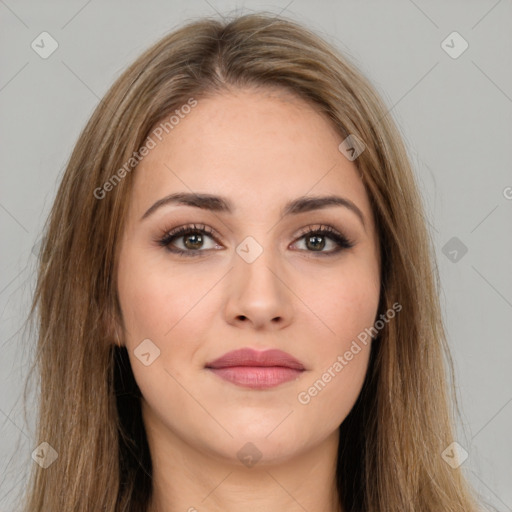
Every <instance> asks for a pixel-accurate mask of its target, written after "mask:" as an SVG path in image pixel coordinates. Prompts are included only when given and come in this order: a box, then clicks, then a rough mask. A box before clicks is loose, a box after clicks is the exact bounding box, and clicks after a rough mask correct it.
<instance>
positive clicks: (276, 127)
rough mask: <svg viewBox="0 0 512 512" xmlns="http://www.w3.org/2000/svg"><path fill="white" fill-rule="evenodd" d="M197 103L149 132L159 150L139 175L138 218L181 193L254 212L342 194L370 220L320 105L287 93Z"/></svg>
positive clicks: (238, 93) (242, 93)
mask: <svg viewBox="0 0 512 512" xmlns="http://www.w3.org/2000/svg"><path fill="white" fill-rule="evenodd" d="M196 101H197V104H196V105H195V106H194V107H193V108H191V109H188V108H187V109H184V110H183V111H182V112H178V114H181V115H178V116H176V117H175V119H174V123H173V125H172V128H170V127H169V126H167V129H166V130H165V129H164V130H162V129H160V132H159V133H160V135H159V136H158V137H155V136H154V135H150V136H151V137H152V139H153V140H154V142H155V146H154V147H153V149H151V150H150V151H149V153H148V154H147V155H146V156H145V157H144V158H143V160H142V161H141V163H140V164H139V165H138V166H137V168H136V170H135V175H136V176H135V184H134V191H133V194H134V202H133V204H134V207H136V208H137V209H138V210H139V213H140V212H141V211H142V209H143V208H144V207H146V208H147V207H149V206H150V203H152V202H154V201H156V200H158V199H160V198H161V197H162V196H164V195H166V194H170V193H172V192H175V191H183V192H197V193H210V194H219V195H227V196H229V197H230V198H231V199H232V202H233V203H234V205H235V207H238V206H240V208H243V207H245V208H250V207H252V208H253V209H254V210H256V211H258V210H262V209H265V211H270V210H273V209H275V211H277V210H278V209H279V208H280V207H281V206H282V204H284V203H285V202H287V201H288V200H290V199H293V198H294V197H297V196H302V195H307V194H308V193H310V194H318V195H323V194H332V193H339V194H342V195H343V196H345V197H348V198H349V199H351V200H352V201H354V202H356V203H357V204H358V206H359V207H360V209H362V210H363V211H364V212H365V213H366V215H367V216H369V215H371V209H370V204H369V201H368V197H367V195H366V191H365V188H364V185H363V183H362V181H361V178H360V176H359V171H358V169H357V168H356V166H355V164H354V162H350V161H349V160H348V159H347V158H346V157H345V156H344V155H343V154H342V153H341V152H340V151H339V149H338V146H339V144H340V143H341V141H342V140H343V139H342V137H341V136H340V135H339V133H338V132H337V131H336V129H335V128H334V126H333V125H332V123H331V122H330V121H329V119H328V118H327V116H326V115H325V114H323V113H321V112H320V110H319V108H318V107H316V106H315V105H314V104H312V103H310V102H306V101H305V100H303V99H301V98H299V97H297V96H296V95H295V94H293V93H290V92H288V91H286V90H284V89H256V90H255V89H246V90H234V91H231V92H229V93H222V94H216V95H213V96H208V97H203V98H197V99H196ZM179 110H180V109H179V108H178V111H179ZM185 111H186V112H187V113H185ZM164 121H165V120H164ZM159 126H160V127H162V126H163V125H162V124H160V125H159ZM156 128H158V126H157V127H156ZM154 132H155V130H153V132H152V134H153V133H154ZM237 209H238V208H237Z"/></svg>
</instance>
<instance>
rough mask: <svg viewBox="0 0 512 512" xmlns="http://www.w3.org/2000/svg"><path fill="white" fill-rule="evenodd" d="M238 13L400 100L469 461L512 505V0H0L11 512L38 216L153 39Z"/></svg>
mask: <svg viewBox="0 0 512 512" xmlns="http://www.w3.org/2000/svg"><path fill="white" fill-rule="evenodd" d="M233 10H236V12H238V13H240V14H242V13H246V12H250V11H254V10H268V11H270V12H272V13H275V14H279V13H282V14H283V15H286V16H288V17H290V18H293V19H296V20H297V21H299V22H302V23H304V24H306V25H307V26H309V27H310V28H312V29H313V30H315V31H316V32H317V33H319V34H320V35H322V36H323V37H325V38H326V39H327V40H329V41H331V42H332V43H333V44H335V45H336V46H338V48H340V49H341V50H343V51H345V52H346V53H347V54H348V55H349V56H350V57H352V58H353V59H354V60H355V62H356V63H357V64H358V65H359V67H360V69H361V70H362V71H363V72H364V73H365V74H366V75H367V76H368V77H369V78H370V80H371V81H372V83H373V84H374V85H375V87H376V88H377V90H378V91H379V92H380V93H381V94H382V95H383V97H384V99H385V101H386V102H387V104H388V105H389V108H390V109H391V115H392V116H393V117H394V118H395V120H396V121H397V123H398V125H399V127H400V129H401V132H402V133H403V136H404V138H405V140H406V143H407V146H408V149H409V152H410V156H411V159H412V162H413V165H414V170H415V172H416V173H417V175H418V178H419V181H420V184H421V191H422V194H423V197H424V200H425V204H426V207H427V213H428V216H429V221H430V229H431V232H432V235H433V237H434V240H435V244H436V252H437V258H438V265H439V271H440V275H441V280H442V288H443V291H442V297H441V299H442V305H443V309H444V316H445V321H446V327H447V330H448V337H449V343H450V346H451V348H452V353H453V356H454V359H455V366H456V378H457V384H458V395H459V397H460V402H461V406H462V412H463V423H462V424H461V425H459V426H458V430H459V434H458V438H457V441H458V442H459V443H460V444H461V445H462V446H463V447H464V448H465V450H467V452H468V453H469V457H468V458H467V460H466V461H465V462H464V463H463V467H464V470H465V472H466V473H467V475H468V477H469V479H470V481H471V482H472V483H473V484H474V486H475V487H476V489H477V490H478V492H480V493H481V495H482V496H483V497H484V498H485V499H486V500H488V501H489V502H490V503H492V504H493V505H494V506H495V507H496V508H497V509H498V510H500V511H512V485H511V484H512V462H511V461H512V443H511V441H510V432H511V423H512V403H511V402H512V377H511V371H510V363H511V356H512V347H511V344H510V341H511V337H510V320H511V318H512V272H511V271H510V263H511V261H512V258H511V256H512V237H511V236H510V235H511V232H512V230H511V224H512V223H511V221H512V165H511V164H512V154H511V152H510V143H511V141H512V137H511V136H512V66H511V55H512V51H511V50H512V3H511V1H510V0H500V1H495V0H489V1H487V0H481V1H464V2H463V1H449V2H446V1H429V2H427V1H421V2H420V0H415V1H412V0H401V1H398V0H396V1H387V2H382V1H381V2H377V1H367V2H357V1H355V0H353V1H346V0H343V1H338V2H334V1H324V2H315V3H313V2H307V1H304V0H292V1H290V0H286V1H283V2H277V3H270V2H263V1H246V2H242V1H239V2H237V1H234V0H233V1H222V0H209V1H208V2H207V1H206V0H195V1H191V2H188V3H187V4H186V5H185V4H183V3H180V2H177V1H174V0H173V1H170V0H168V1H163V0H160V1H157V0H151V1H147V2H129V1H124V2H122V1H110V2H108V3H107V2H100V1H99V0H90V1H84V0H73V1H69V0H68V1H66V2H64V1H61V2H50V1H47V2H44V3H43V2H36V1H15V0H0V23H1V29H0V69H1V73H0V112H1V116H0V136H1V139H2V143H3V146H2V147H3V151H2V152H1V153H0V173H1V188H0V229H1V231H2V233H1V237H2V252H1V274H0V315H1V317H0V320H1V333H0V335H1V337H0V347H1V357H0V475H1V476H0V511H6V510H13V507H12V502H13V500H14V499H15V498H16V496H17V493H19V492H20V491H21V489H22V486H23V482H24V478H25V477H24V475H25V474H26V472H27V471H28V470H29V469H30V466H31V465H32V464H34V462H33V461H32V459H31V452H32V450H34V448H35V446H34V443H33V441H32V436H33V417H31V416H30V413H31V411H33V404H34V403H35V402H34V400H35V398H34V396H32V398H31V401H29V406H28V413H29V418H28V420H29V421H28V424H26V423H25V420H24V417H23V412H22V397H21V392H22V383H23V379H24V377H25V375H26V373H27V368H28V364H29V361H30V357H31V354H32V348H31V344H32V343H33V336H32V338H31V337H30V336H28V335H24V333H23V330H22V324H23V320H24V318H25V315H26V313H27V308H28V304H29V302H30V297H31V293H32V292H33V287H34V278H35V257H34V252H35V251H36V249H37V242H38V240H39V238H40V233H41V229H42V226H43V221H44V219H45V218H46V215H47V213H48V211H49V208H50V205H51V204H52V201H53V199H54V196H55V193H56V187H57V184H58V182H59V180H60V177H61V175H62V172H63V168H64V166H65V164H66V162H67V160H68V158H69V156H70V153H71V150H72V148H73V145H74V143H75V141H76V139H77V136H78V134H79V132H80V130H81V129H82V128H83V126H84V125H85V122H86V120H87V119H88V117H89V116H90V115H91V113H92V111H93V109H94V107H95V106H96V105H97V104H98V102H99V100H100V98H101V97H102V96H103V94H104V93H105V92H106V90H107V88H108V87H109V86H110V84H111V83H112V82H113V81H114V80H115V78H117V77H118V76H119V75H120V73H121V72H122V70H124V68H125V67H126V66H127V65H128V64H129V63H131V62H132V61H133V60H134V59H135V58H136V57H137V56H138V55H139V54H140V53H141V52H142V51H143V50H145V49H146V48H147V47H148V46H150V45H151V44H152V43H153V42H155V41H156V40H158V39H159V38H160V37H162V36H163V35H164V34H166V33H168V32H169V31H171V30H172V29H173V28H175V27H177V26H178V25H180V24H181V23H182V22H183V21H185V20H188V19H191V18H194V17H197V16H201V15H215V14H216V11H218V12H219V13H220V14H223V15H225V14H227V13H230V12H232V11H233ZM43 31H47V32H49V33H50V34H51V36H52V37H53V38H54V39H55V40H56V41H57V42H58V45H59V46H58V49H57V50H56V51H55V52H54V53H53V54H52V55H51V56H50V57H48V58H47V59H43V58H41V57H40V56H39V55H38V54H37V53H36V52H35V51H34V50H33V49H32V48H31V43H32V41H34V40H36V41H37V39H36V38H38V36H39V34H40V33H41V32H43ZM453 31H457V32H459V33H460V34H461V35H462V37H463V38H464V39H465V40H466V41H467V42H468V44H469V47H468V49H467V50H466V51H465V52H464V53H462V54H461V55H460V56H459V57H458V58H452V57H450V56H449V55H448V54H447V53H446V51H445V50H444V49H443V47H442V46H441V43H442V41H443V40H445V39H446V37H447V36H448V35H449V34H451V33H452V32H453ZM448 41H450V40H448ZM448 44H450V45H452V46H454V49H455V50H457V49H458V48H460V47H461V46H460V43H459V42H454V43H451V42H449V43H448ZM507 187H508V188H507ZM453 237H456V240H455V241H452V242H449V241H450V240H451V239H452V238H453ZM446 244H448V245H446ZM452 244H456V245H453V246H452ZM457 244H458V246H457ZM461 244H464V246H465V247H466V248H467V253H466V254H464V255H463V256H462V257H460V256H461V255H462V252H461V251H460V248H461V247H462V245H461ZM453 248H455V250H457V251H458V252H457V257H456V258H455V257H454V254H455V253H453V252H452V253H451V255H450V251H453ZM70 341H71V340H70Z"/></svg>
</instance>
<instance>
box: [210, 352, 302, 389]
mask: <svg viewBox="0 0 512 512" xmlns="http://www.w3.org/2000/svg"><path fill="white" fill-rule="evenodd" d="M205 368H206V369H208V370H209V371H211V372H212V373H214V374H215V375H217V376H218V377H220V378H221V379H223V380H225V381H228V382H231V383H232V384H235V385H237V386H241V387H246V388H251V389H268V388H272V387H275V386H279V385H280V384H283V383H285V382H288V381H291V380H296V379H298V378H299V377H300V376H301V375H302V373H303V372H304V371H305V367H304V365H303V364H302V363H301V362H300V361H298V360H297V359H295V358H294V357H293V356H291V355H290V354H287V353H286V352H283V351H281V350H275V349H273V350H265V351H263V352H261V351H256V350H253V349H250V348H244V349H240V350H234V351H232V352H228V353H227V354H224V355H223V356H222V357H220V358H218V359H215V360H214V361H211V362H209V363H207V364H206V365H205Z"/></svg>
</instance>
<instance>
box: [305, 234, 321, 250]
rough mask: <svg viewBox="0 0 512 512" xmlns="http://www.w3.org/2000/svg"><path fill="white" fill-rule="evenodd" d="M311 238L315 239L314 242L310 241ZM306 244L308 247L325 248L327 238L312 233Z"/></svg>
mask: <svg viewBox="0 0 512 512" xmlns="http://www.w3.org/2000/svg"><path fill="white" fill-rule="evenodd" d="M311 240H314V242H313V243H312V244H310V243H309V242H310V241H311ZM306 245H307V246H308V248H313V249H323V248H324V247H325V240H324V238H323V237H322V236H318V235H312V236H310V237H308V238H307V242H306Z"/></svg>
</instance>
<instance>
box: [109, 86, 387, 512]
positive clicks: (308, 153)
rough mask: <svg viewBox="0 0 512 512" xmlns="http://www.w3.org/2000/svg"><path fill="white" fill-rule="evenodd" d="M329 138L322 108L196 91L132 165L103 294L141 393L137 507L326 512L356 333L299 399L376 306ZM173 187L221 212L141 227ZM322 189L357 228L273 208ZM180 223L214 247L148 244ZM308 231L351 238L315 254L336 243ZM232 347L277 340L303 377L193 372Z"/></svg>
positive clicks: (178, 213) (346, 182)
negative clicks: (247, 458)
mask: <svg viewBox="0 0 512 512" xmlns="http://www.w3.org/2000/svg"><path fill="white" fill-rule="evenodd" d="M342 140H343V138H342V137H341V136H340V135H339V134H338V133H337V132H336V131H335V129H334V128H333V126H332V125H331V123H330V122H329V120H328V119H327V118H326V117H324V115H322V114H321V113H319V112H318V110H317V109H316V108H315V107H312V106H311V105H310V104H309V103H307V102H305V101H304V100H302V99H300V98H298V97H296V96H295V95H293V94H292V93H289V92H287V91H284V90H274V89H263V90H262V89H259V90H258V89H243V90H239V89H237V90H232V91H230V92H229V93H225V94H222V95H219V94H217V95H215V96H211V97H208V98H201V99H198V104H197V106H196V107H195V108H193V109H192V111H191V112H190V113H189V114H188V115H186V116H185V117H184V119H182V120H180V122H179V124H177V125H176V126H175V127H174V129H173V130H172V131H170V132H169V133H168V134H167V135H165V137H163V139H162V141H161V142H159V143H158V144H157V146H156V147H155V148H154V149H152V150H151V151H150V152H149V154H148V155H147V156H146V157H145V158H144V159H143V161H142V162H141V163H140V164H139V166H138V167H137V169H136V171H134V172H135V182H134V189H133V195H132V198H131V203H130V209H129V213H128V218H127V219H126V225H125V229H124V232H123V237H122V247H121V251H120V258H119V267H118V294H119V300H120V305H121V310H122V315H123V322H124V332H123V333H122V342H121V343H122V344H124V345H125V346H126V347H127V349H128V353H129V355H130V361H131V365H132V369H133V373H134V376H135V379H136V381H137V383H138V385H139V387H140V389H141V392H142V395H143V400H142V413H143V419H144V424H145V426H146V431H147V436H148V443H149V447H150V452H151V458H152V463H153V482H154V496H153V501H152V503H151V510H153V511H156V510H158V511H166V512H168V511H187V510H188V511H194V510H198V511H201V510H208V511H224V512H231V511H237V512H238V511H240V510H249V509H250V510H251V511H266V512H269V511H276V512H277V511H282V510H288V511H292V512H295V511H301V512H303V511H304V509H306V510H309V511H314V510H324V511H339V510H341V509H340V507H339V504H338V496H337V491H336V487H335V467H336V460H337V447H338V429H339V426H340V424H341V423H342V422H343V420H344V419H345V418H346V416H347V415H348V413H349V412H350V410H351V409H352V407H353V405H354V403H355V401H356V399H357V397H358V395H359V393H360V391H361V387H362V384H363V381H364V378H365V375H366V371H367V367H368V360H369V354H370V346H371V343H368V344H367V345H363V344H360V346H361V347H362V349H361V350H360V352H359V353H357V355H355V356H354V357H353V359H352V360H351V361H350V362H349V363H348V364H347V365H346V366H345V367H344V368H343V370H342V371H341V372H339V373H337V374H336V376H335V377H334V378H332V379H331V381H330V382H329V383H327V384H326V385H325V387H324V388H323V389H322V390H321V392H319V393H318V394H317V395H316V396H314V397H312V398H311V400H310V402H309V403H307V404H303V403H300V402H299V400H298V395H299V393H300V392H304V391H307V390H308V388H309V387H310V386H311V385H312V384H313V383H314V382H315V381H317V380H318V379H319V378H321V377H322V374H323V373H324V372H325V370H326V369H327V368H329V367H332V366H333V364H334V363H335V362H336V360H337V357H338V356H339V355H343V354H344V353H345V352H346V351H347V350H348V349H349V348H350V346H351V344H352V342H353V341H354V340H355V339H356V337H357V335H358V334H360V333H361V332H362V331H363V330H364V329H365V328H368V327H370V326H372V325H373V323H374V321H375V319H376V315H377V308H378V299H379V291H380V277H379V276H380V253H379V249H378V247H379V244H378V236H377V233H376V228H375V223H374V218H373V212H372V210H371V205H370V203H369V199H368V196H367V194H366V191H365V188H364V186H363V183H362V181H361V178H360V176H359V173H358V171H357V169H356V167H355V164H354V162H351V161H349V160H348V159H347V158H346V157H345V156H344V155H343V154H342V153H341V152H340V151H339V150H338V146H339V144H340V143H341V142H342ZM175 192H195V193H209V194H215V195H221V196H223V197H226V198H227V199H229V200H230V201H231V202H232V203H233V207H234V212H233V213H232V214H229V213H222V212H212V211H208V210H203V209H199V208H196V207H193V206H188V205H179V204H174V205H167V206H163V207H161V208H159V209H157V210H155V211H154V212H153V213H152V214H151V215H149V216H148V217H147V218H145V219H143V220H140V219H141V217H142V216H143V214H144V212H146V210H148V208H150V207H151V206H152V205H153V204H154V203H155V202H156V201H158V200H159V199H161V198H163V197H165V196H167V195H168V194H171V193H175ZM330 194H336V195H338V196H342V197H345V198H347V199H350V200H351V201H352V202H353V203H355V205H357V207H358V208H359V209H360V210H361V212H362V213H363V215H364V225H363V223H362V222H361V221H360V220H359V218H358V216H357V215H356V214H355V213H354V212H353V211H351V210H350V209H348V208H345V207H340V206H330V207H328V208H323V209H317V210H315V211H310V212H304V213H299V214H296V215H290V216H287V217H284V218H280V214H279V212H280V209H281V208H282V207H283V205H284V204H285V203H286V202H287V201H289V200H291V199H295V198H297V197H299V196H303V195H308V196H318V195H330ZM194 223H196V224H198V223H199V224H204V225H206V226H209V227H211V228H212V229H213V230H214V231H215V232H216V233H217V234H218V239H217V240H215V239H213V238H210V235H208V234H203V245H202V246H200V247H201V248H200V249H199V251H201V250H202V251H203V252H202V253H200V254H199V256H197V257H193V256H179V255H175V254H173V253H171V252H169V250H168V249H166V248H165V247H162V246H161V245H159V244H158V240H159V238H161V235H163V234H165V232H166V231H169V230H170V229H173V228H175V227H179V226H183V225H187V224H194ZM322 224H324V225H330V226H332V227H333V228H334V229H335V230H337V231H340V232H341V233H342V234H345V235H346V236H347V237H348V238H349V239H351V240H352V241H353V242H354V244H355V245H354V247H352V248H350V249H342V250H341V252H338V253H336V254H332V255H330V256H329V255H327V253H329V252H331V251H333V250H334V249H335V248H336V247H337V246H336V243H335V242H334V241H333V240H331V239H330V238H329V237H327V238H326V239H325V246H323V247H321V248H319V249H318V250H316V251H315V247H314V246H313V248H311V245H309V246H308V245H306V242H307V240H308V236H305V237H304V236H302V232H303V231H301V230H304V229H305V228H308V227H311V228H318V227H319V226H320V225H322ZM247 236H251V237H253V238H254V239H255V240H256V241H257V243H258V244H259V245H260V246H261V247H262V249H263V252H262V253H261V254H260V256H259V257H258V258H257V259H256V260H255V261H253V262H252V263H248V262H247V261H246V260H244V259H243V258H242V257H240V256H239V254H238V253H237V251H236V248H237V246H238V245H239V244H240V243H241V242H242V241H243V240H244V239H245V238H246V237H247ZM309 239H311V235H309ZM186 241H188V242H189V247H190V246H191V245H190V242H191V241H192V248H193V247H194V245H193V244H194V243H196V242H197V241H196V240H194V239H193V238H192V240H191V239H190V235H185V236H183V235H182V236H181V237H179V238H176V239H175V240H174V241H173V242H172V244H173V246H174V247H179V248H181V249H183V250H189V251H190V249H187V248H186V246H185V245H184V244H185V242H186ZM199 245H200V244H199ZM195 247H197V245H196V246H195ZM215 247H218V248H220V249H215ZM145 339H150V340H151V342H152V343H153V344H154V346H156V347H158V349H159V350H160V355H159V357H157V358H156V359H154V361H153V362H151V364H149V365H148V366H145V365H144V364H142V363H141V361H140V360H139V359H138V358H137V357H136V355H135V353H134V350H135V349H136V348H137V347H138V346H139V345H140V343H141V342H142V340H145ZM242 347H251V348H254V349H257V350H263V349H267V348H278V349H281V350H283V351H285V352H288V353H289V354H291V355H292V356H294V357H295V358H297V359H299V361H301V362H302V363H303V364H304V366H305V367H306V371H304V372H302V373H301V374H300V376H299V378H298V379H296V380H292V381H290V382H286V383H283V384H280V385H279V386H276V387H274V388H270V389H266V390H254V389H248V388H244V387H240V386H237V385H235V384H232V383H229V382H227V381H225V380H223V379H221V378H220V377H218V376H217V375H215V374H213V373H212V372H211V371H210V370H208V369H206V368H205V364H206V363H207V362H208V361H212V360H213V359H215V358H217V357H220V356H221V355H223V354H224V353H226V352H228V351H231V350H233V349H238V348H242ZM151 357H152V356H151ZM248 442H251V443H252V445H253V446H255V447H256V448H257V450H258V451H259V452H260V453H261V459H259V460H258V461H257V462H256V464H254V465H253V466H252V467H248V466H246V465H244V464H242V462H241V461H240V460H239V458H238V456H237V453H238V452H239V451H240V450H241V449H243V448H242V447H244V445H246V443H248ZM245 450H246V451H247V450H248V448H247V447H246V448H245Z"/></svg>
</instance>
